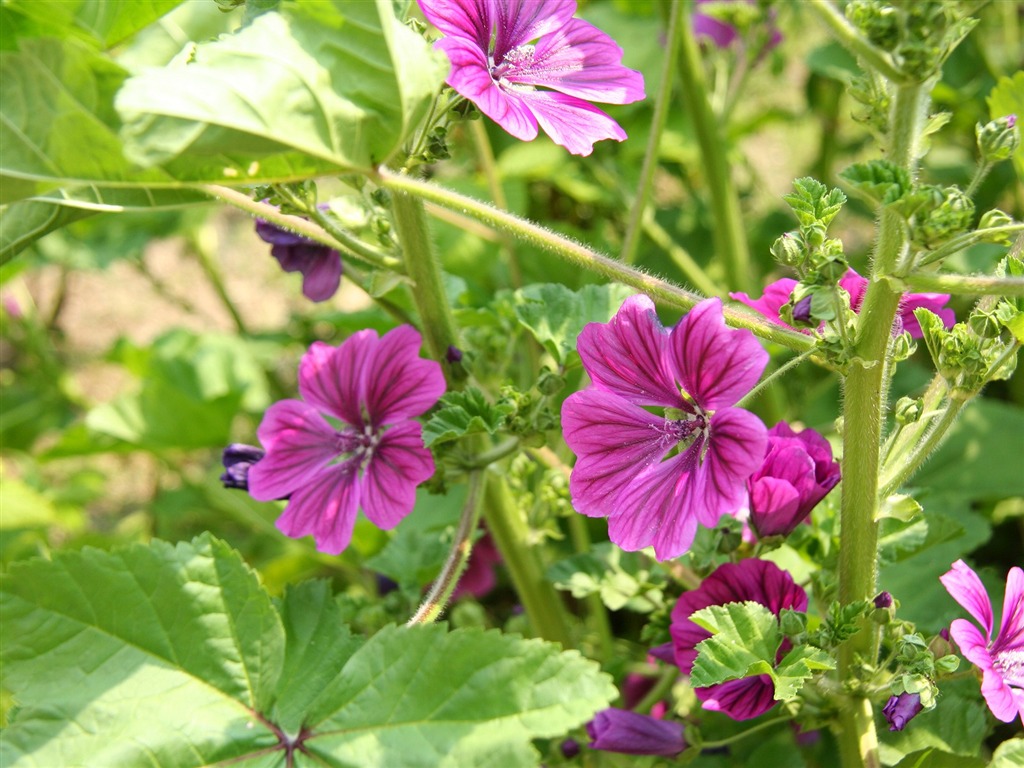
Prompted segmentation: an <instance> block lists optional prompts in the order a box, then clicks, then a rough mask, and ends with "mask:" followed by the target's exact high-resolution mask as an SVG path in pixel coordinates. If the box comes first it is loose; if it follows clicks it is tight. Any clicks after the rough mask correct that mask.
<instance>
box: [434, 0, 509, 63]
mask: <svg viewBox="0 0 1024 768" xmlns="http://www.w3.org/2000/svg"><path fill="white" fill-rule="evenodd" d="M418 2H419V5H420V10H421V11H423V15H424V16H425V17H426V19H427V21H429V22H430V23H431V24H433V25H434V26H435V27H437V28H438V29H439V30H440V31H441V32H443V33H444V34H445V35H448V36H450V37H459V38H464V39H466V40H470V41H472V42H473V43H474V44H475V45H476V46H477V47H478V48H480V50H482V51H483V52H484V53H486V51H487V46H488V45H489V44H490V42H491V31H492V30H493V29H494V21H495V18H494V15H493V13H492V10H493V8H494V0H418Z"/></svg>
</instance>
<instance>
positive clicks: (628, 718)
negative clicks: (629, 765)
mask: <svg viewBox="0 0 1024 768" xmlns="http://www.w3.org/2000/svg"><path fill="white" fill-rule="evenodd" d="M587 734H588V735H589V736H590V748H591V749H601V750H604V751H605V752H619V753H622V754H626V755H661V756H663V757H675V756H676V755H678V754H679V753H680V752H682V751H683V750H684V749H686V741H685V740H684V739H683V724H682V723H677V722H674V721H671V720H658V719H656V718H653V717H651V716H649V715H642V714H640V713H639V712H631V711H629V710H628V709H617V708H615V707H610V708H608V709H604V710H602V711H600V712H598V713H597V714H596V715H595V716H594V719H593V720H591V721H590V722H589V723H587Z"/></svg>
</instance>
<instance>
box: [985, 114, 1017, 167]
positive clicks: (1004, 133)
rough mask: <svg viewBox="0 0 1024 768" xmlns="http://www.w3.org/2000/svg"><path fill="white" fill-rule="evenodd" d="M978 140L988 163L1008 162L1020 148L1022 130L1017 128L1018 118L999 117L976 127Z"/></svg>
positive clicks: (1010, 116) (1013, 116)
mask: <svg viewBox="0 0 1024 768" xmlns="http://www.w3.org/2000/svg"><path fill="white" fill-rule="evenodd" d="M974 134H975V136H977V138H978V151H979V152H980V153H981V159H982V160H983V161H984V162H986V163H998V162H1000V161H1001V160H1007V159H1009V157H1010V156H1011V155H1012V154H1013V153H1014V152H1016V151H1017V147H1019V146H1020V129H1019V128H1018V127H1017V116H1016V115H1007V116H1005V117H999V118H996V119H995V120H992V121H990V122H988V123H985V124H984V125H982V124H981V123H978V124H977V125H976V126H975V127H974Z"/></svg>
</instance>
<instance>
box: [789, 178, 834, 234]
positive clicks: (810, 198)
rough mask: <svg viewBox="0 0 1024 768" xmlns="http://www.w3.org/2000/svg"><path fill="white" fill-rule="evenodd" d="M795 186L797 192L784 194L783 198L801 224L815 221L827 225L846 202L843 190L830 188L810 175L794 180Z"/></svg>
mask: <svg viewBox="0 0 1024 768" xmlns="http://www.w3.org/2000/svg"><path fill="white" fill-rule="evenodd" d="M793 187H794V188H795V189H796V192H795V193H793V194H790V195H783V198H782V199H783V200H785V201H786V202H787V203H789V207H790V208H792V209H793V213H794V214H795V215H796V218H797V220H798V221H799V222H800V225H801V226H804V227H807V226H810V225H812V224H815V223H821V224H822V225H823V226H826V227H827V226H828V225H829V224H830V223H831V221H832V219H834V218H835V217H836V214H837V213H839V211H840V210H841V209H842V207H843V205H844V204H845V203H846V195H844V194H843V193H842V191H841V190H838V189H832V190H830V189H829V188H828V187H826V186H825V185H824V184H822V183H821V182H820V181H817V180H816V179H812V178H811V177H809V176H805V177H804V178H802V179H797V180H796V181H794V182H793Z"/></svg>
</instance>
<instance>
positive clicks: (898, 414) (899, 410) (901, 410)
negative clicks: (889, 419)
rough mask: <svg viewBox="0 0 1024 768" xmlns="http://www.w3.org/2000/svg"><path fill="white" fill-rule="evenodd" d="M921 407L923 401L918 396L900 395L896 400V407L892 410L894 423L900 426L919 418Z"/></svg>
mask: <svg viewBox="0 0 1024 768" xmlns="http://www.w3.org/2000/svg"><path fill="white" fill-rule="evenodd" d="M923 407H924V403H923V401H922V400H921V398H919V397H918V398H913V397H901V398H900V399H899V400H897V401H896V407H895V409H894V410H893V416H894V418H895V419H896V423H897V424H899V425H901V426H904V425H906V424H913V423H915V422H916V421H917V420H918V419H920V418H921V413H922V408H923Z"/></svg>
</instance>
